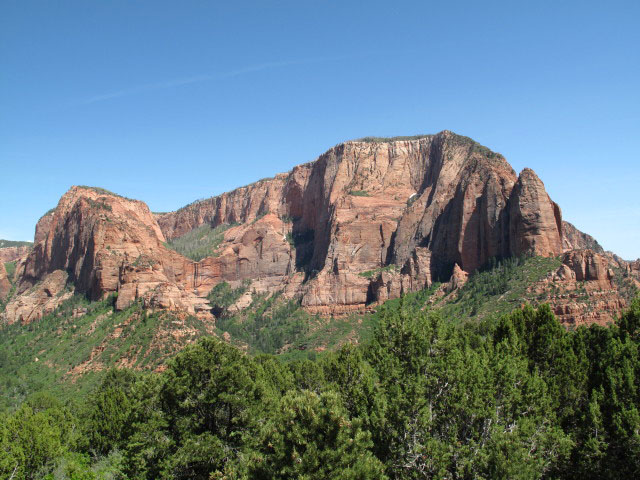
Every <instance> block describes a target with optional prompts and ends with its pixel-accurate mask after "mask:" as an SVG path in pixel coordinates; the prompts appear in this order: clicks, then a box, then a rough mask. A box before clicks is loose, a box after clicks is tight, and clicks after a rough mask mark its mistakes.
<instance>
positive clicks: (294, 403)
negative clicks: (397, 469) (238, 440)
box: [249, 390, 386, 480]
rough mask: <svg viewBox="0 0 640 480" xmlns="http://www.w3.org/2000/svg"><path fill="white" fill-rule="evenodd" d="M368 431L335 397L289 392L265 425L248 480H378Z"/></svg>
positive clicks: (380, 472)
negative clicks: (298, 479) (364, 429)
mask: <svg viewBox="0 0 640 480" xmlns="http://www.w3.org/2000/svg"><path fill="white" fill-rule="evenodd" d="M371 446H372V442H371V438H370V435H369V434H368V432H366V431H363V430H362V429H361V428H360V422H359V421H358V420H357V419H353V420H350V419H349V416H348V414H347V412H346V410H345V409H344V408H343V406H342V404H341V401H340V398H339V396H338V395H337V394H336V393H334V392H326V393H321V394H317V393H314V392H311V391H308V390H304V391H302V392H289V393H288V394H287V395H285V396H284V397H283V398H282V401H281V402H280V406H279V408H278V410H277V413H276V414H275V415H274V416H273V418H272V419H271V420H270V421H269V422H268V423H267V424H266V425H265V427H264V429H263V432H262V435H261V444H260V453H259V454H256V455H254V456H253V458H252V463H251V464H252V466H251V467H250V468H249V472H250V474H249V478H255V479H265V480H266V479H289V478H304V479H307V480H315V479H317V480H327V479H336V480H337V479H340V480H349V479H382V478H386V477H385V475H384V473H383V466H382V464H381V463H380V461H379V460H378V459H376V458H375V457H374V456H373V454H372V453H371V452H370V448H371Z"/></svg>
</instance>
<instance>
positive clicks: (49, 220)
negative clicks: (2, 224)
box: [4, 131, 599, 322]
mask: <svg viewBox="0 0 640 480" xmlns="http://www.w3.org/2000/svg"><path fill="white" fill-rule="evenodd" d="M225 225H226V226H227V229H226V230H225V231H224V234H223V235H224V238H223V239H222V241H221V242H220V243H219V244H217V245H216V246H215V248H213V249H212V251H211V252H210V255H209V256H207V257H206V258H204V259H203V260H201V261H199V262H195V261H192V260H189V259H187V258H185V257H183V256H182V255H180V254H178V253H177V252H175V251H173V250H171V249H169V248H167V247H166V246H165V242H166V241H167V240H171V239H177V238H179V237H182V236H183V235H185V234H188V233H189V232H192V231H193V230H194V229H196V228H199V227H202V226H209V227H220V226H225ZM35 240H36V244H35V246H34V248H33V250H32V251H31V252H30V253H29V255H28V257H27V258H26V260H25V261H24V262H23V263H21V264H19V265H18V275H17V278H18V296H17V297H16V298H15V299H13V300H12V301H11V302H10V304H9V305H8V307H7V310H6V312H5V314H4V315H5V318H6V320H7V321H9V322H11V321H19V320H22V321H29V320H30V319H33V318H37V312H38V310H39V307H38V306H37V305H36V306H35V307H34V308H31V307H33V303H34V302H35V303H36V304H37V303H38V302H39V300H34V301H33V302H31V303H30V307H29V308H31V310H29V308H27V309H26V310H25V308H24V305H23V308H22V310H21V309H20V308H19V303H20V302H21V301H22V302H23V303H24V302H27V303H29V301H28V300H24V299H25V298H26V295H27V293H28V292H31V293H32V294H33V292H34V291H36V290H38V289H39V288H41V285H42V284H43V283H46V281H47V280H48V279H49V277H50V276H51V275H54V274H55V275H56V279H57V280H56V281H55V282H54V283H56V284H59V283H60V282H62V281H64V282H65V283H66V285H67V287H66V288H67V289H69V288H74V289H75V290H76V291H78V292H82V293H84V294H86V295H88V296H89V297H91V298H94V299H96V298H101V297H104V296H105V295H108V294H110V293H115V292H117V293H118V299H117V306H118V307H119V308H124V307H125V306H127V305H128V304H129V303H131V302H132V301H134V300H140V301H142V302H144V303H145V304H146V305H147V306H149V307H151V308H165V309H176V310H184V311H187V312H189V313H191V314H198V315H201V316H203V317H206V316H207V315H210V314H209V310H208V309H209V307H208V305H207V302H206V299H205V297H206V295H207V293H208V292H209V291H210V290H211V288H212V287H214V286H215V285H217V284H218V283H220V282H223V281H224V282H228V283H230V284H232V285H234V286H237V285H239V284H241V283H245V284H246V283H250V284H251V287H250V288H251V291H253V292H261V293H273V292H275V291H282V292H283V293H284V294H285V295H286V296H289V297H300V298H301V302H302V305H303V306H304V307H305V308H307V309H308V310H310V311H315V312H319V313H342V312H347V311H350V310H359V309H362V308H364V307H366V306H367V305H370V304H375V303H377V302H380V301H384V300H386V299H389V298H394V297H397V296H399V295H401V294H402V293H404V292H408V291H412V290H418V289H422V288H424V287H426V286H429V285H431V283H432V282H433V281H447V280H449V279H450V278H451V277H452V274H454V272H455V275H454V278H455V279H462V278H466V273H468V272H472V271H474V270H476V269H477V268H479V267H481V266H482V265H483V264H485V263H486V262H487V261H488V260H490V259H491V258H494V257H508V256H514V255H524V254H534V255H541V256H554V257H557V256H559V255H561V254H562V253H563V252H564V251H566V250H568V249H575V248H585V247H594V245H597V242H595V240H593V239H591V237H588V236H587V235H584V234H582V233H581V232H579V231H578V230H577V229H575V227H573V226H571V225H570V224H567V223H563V221H562V215H561V212H560V208H559V207H558V205H556V204H555V203H554V202H553V201H552V200H551V199H550V198H549V195H548V194H547V193H546V191H545V188H544V185H543V183H542V181H541V180H540V179H539V178H538V177H537V176H536V174H535V173H534V172H533V171H532V170H529V169H525V170H524V171H523V172H522V173H521V174H520V176H517V175H516V173H515V172H514V171H513V169H512V168H511V167H510V165H509V164H508V163H507V161H506V160H505V159H504V157H502V156H501V155H500V154H497V153H494V152H492V151H490V150H489V149H487V148H485V147H483V146H481V145H479V144H477V143H476V142H474V141H473V140H471V139H469V138H467V137H462V136H459V135H456V134H454V133H452V132H449V131H443V132H441V133H438V134H436V135H426V136H421V137H406V138H404V137H399V138H393V139H375V138H369V139H362V140H357V141H350V142H346V143H343V144H340V145H338V146H336V147H334V148H332V149H330V150H329V151H327V152H326V153H324V154H323V155H321V156H320V157H319V158H318V159H317V160H316V161H314V162H311V163H307V164H303V165H299V166H297V167H295V168H294V169H293V170H291V172H289V173H286V174H280V175H277V176H275V177H274V178H271V179H265V180H261V181H259V182H256V183H254V184H251V185H248V186H246V187H242V188H239V189H236V190H234V191H232V192H229V193H225V194H222V195H219V196H217V197H213V198H210V199H206V200H201V201H198V202H195V203H193V204H191V205H188V206H186V207H184V208H181V209H180V210H177V211H175V212H171V213H166V214H160V215H153V214H152V213H151V212H150V211H149V209H148V208H147V206H146V205H145V204H144V203H142V202H139V201H134V200H129V199H125V198H122V197H119V196H117V195H115V194H111V193H109V192H106V191H103V190H100V189H91V188H83V187H73V188H72V189H71V190H69V192H67V193H66V194H65V195H64V196H63V197H62V199H61V200H60V203H59V204H58V206H57V208H56V209H55V211H54V212H53V213H50V214H47V215H45V216H44V217H43V218H42V219H41V220H40V222H39V223H38V227H37V229H36V239H35ZM594 242H595V243H594ZM567 262H569V263H571V265H569V266H568V268H570V269H573V268H574V267H573V266H575V270H576V271H577V270H579V269H580V268H582V266H581V264H580V265H578V264H579V263H580V262H577V260H576V261H573V260H571V261H569V260H567ZM567 262H565V263H567ZM587 263H588V262H587ZM585 268H587V267H585ZM587 269H588V270H589V269H591V267H588V268H587ZM572 271H573V270H572ZM590 271H591V270H589V272H590ZM56 272H64V273H65V275H62V274H61V273H56ZM465 272H466V273H465ZM66 275H68V277H67V276H66ZM576 275H577V273H576ZM598 275H599V274H598ZM63 278H64V280H63ZM49 283H51V280H50V281H49ZM458 283H463V282H461V281H460V282H458ZM36 297H37V298H40V297H41V296H38V295H36ZM48 298H50V297H48ZM21 299H22V300H21ZM12 304H13V305H12ZM27 310H29V311H28V314H27V313H24V312H26V311H27ZM21 311H22V312H23V313H20V312H21Z"/></svg>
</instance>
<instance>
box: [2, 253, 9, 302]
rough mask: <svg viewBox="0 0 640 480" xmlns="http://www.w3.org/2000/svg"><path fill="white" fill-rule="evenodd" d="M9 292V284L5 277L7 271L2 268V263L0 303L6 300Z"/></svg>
mask: <svg viewBox="0 0 640 480" xmlns="http://www.w3.org/2000/svg"><path fill="white" fill-rule="evenodd" d="M10 290H11V282H9V278H8V277H7V270H6V269H5V268H4V263H3V262H0V302H1V301H4V300H5V299H6V298H7V295H9V291H10Z"/></svg>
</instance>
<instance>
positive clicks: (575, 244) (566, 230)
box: [562, 221, 604, 253]
mask: <svg viewBox="0 0 640 480" xmlns="http://www.w3.org/2000/svg"><path fill="white" fill-rule="evenodd" d="M562 233H563V237H562V246H563V248H564V250H593V251H594V252H596V253H604V248H602V246H601V245H600V244H599V243H598V241H597V240H596V239H595V238H593V237H592V236H591V235H587V234H586V233H584V232H581V231H580V230H578V229H577V228H576V227H575V226H573V224H571V223H569V222H566V221H563V222H562Z"/></svg>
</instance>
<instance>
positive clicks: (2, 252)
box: [0, 246, 31, 263]
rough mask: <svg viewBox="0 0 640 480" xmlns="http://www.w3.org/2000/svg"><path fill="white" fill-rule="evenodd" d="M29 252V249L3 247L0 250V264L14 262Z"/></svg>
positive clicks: (24, 247)
mask: <svg viewBox="0 0 640 480" xmlns="http://www.w3.org/2000/svg"><path fill="white" fill-rule="evenodd" d="M30 251H31V247H28V246H23V247H4V248H0V263H8V262H15V261H17V260H20V259H21V258H23V257H25V256H26V255H27V254H28V253H29V252H30Z"/></svg>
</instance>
